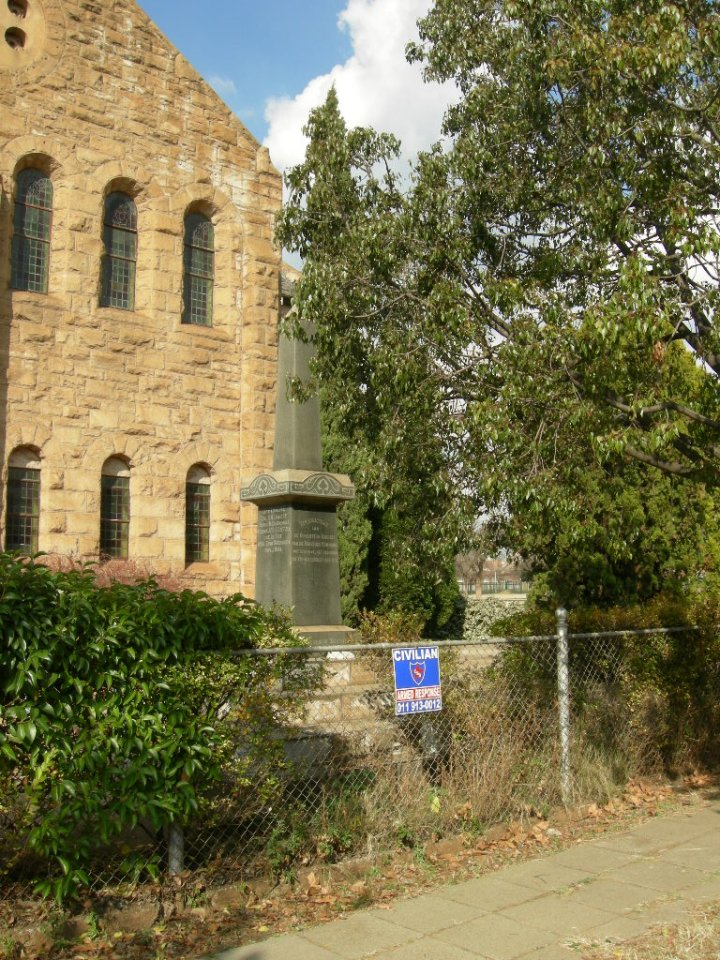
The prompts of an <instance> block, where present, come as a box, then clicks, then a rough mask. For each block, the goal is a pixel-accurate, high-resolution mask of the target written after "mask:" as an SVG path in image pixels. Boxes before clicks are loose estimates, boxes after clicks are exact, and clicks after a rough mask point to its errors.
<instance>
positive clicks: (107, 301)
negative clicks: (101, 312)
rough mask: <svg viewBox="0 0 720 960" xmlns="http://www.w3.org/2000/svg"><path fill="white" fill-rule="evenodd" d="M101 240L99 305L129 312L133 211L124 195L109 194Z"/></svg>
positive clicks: (131, 303) (131, 304) (134, 227)
mask: <svg viewBox="0 0 720 960" xmlns="http://www.w3.org/2000/svg"><path fill="white" fill-rule="evenodd" d="M103 240H104V243H105V256H104V257H103V267H102V296H101V301H100V305H101V306H103V307H119V308H120V309H121V310H132V309H133V308H134V306H135V265H136V262H137V208H136V207H135V202H134V201H133V199H132V197H129V196H128V195H127V194H126V193H117V192H116V193H111V194H110V195H109V196H108V198H107V200H106V201H105V219H104V226H103Z"/></svg>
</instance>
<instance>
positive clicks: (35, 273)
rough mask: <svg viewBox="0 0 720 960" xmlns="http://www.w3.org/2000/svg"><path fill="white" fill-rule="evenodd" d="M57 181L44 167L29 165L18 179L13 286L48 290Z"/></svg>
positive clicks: (13, 251)
mask: <svg viewBox="0 0 720 960" xmlns="http://www.w3.org/2000/svg"><path fill="white" fill-rule="evenodd" d="M52 206H53V185H52V180H51V179H50V177H48V176H47V174H45V173H44V172H43V171H42V170H37V169H35V168H34V167H28V168H26V169H25V170H21V171H20V172H19V173H18V175H17V178H16V181H15V209H14V217H13V242H12V282H11V285H12V288H13V290H27V291H30V292H33V293H47V292H48V276H49V271H50V236H51V231H52Z"/></svg>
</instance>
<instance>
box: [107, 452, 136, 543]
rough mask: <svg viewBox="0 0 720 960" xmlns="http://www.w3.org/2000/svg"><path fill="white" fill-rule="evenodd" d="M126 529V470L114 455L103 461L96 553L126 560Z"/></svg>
mask: <svg viewBox="0 0 720 960" xmlns="http://www.w3.org/2000/svg"><path fill="white" fill-rule="evenodd" d="M129 532H130V471H129V468H128V467H127V465H126V464H125V463H124V462H123V461H121V460H118V459H115V458H113V459H111V460H108V461H107V462H106V463H105V466H104V467H103V474H102V478H101V486H100V556H101V557H115V558H119V559H121V560H126V559H127V556H128V542H129Z"/></svg>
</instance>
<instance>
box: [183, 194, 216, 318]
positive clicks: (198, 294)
mask: <svg viewBox="0 0 720 960" xmlns="http://www.w3.org/2000/svg"><path fill="white" fill-rule="evenodd" d="M183 266H184V272H183V278H184V279H183V315H182V322H183V323H195V324H199V325H201V326H204V327H209V326H210V325H211V324H212V305H213V304H212V301H213V277H214V273H215V232H214V230H213V225H212V223H211V222H210V220H208V218H207V217H204V216H203V215H202V214H201V213H191V214H189V215H188V216H187V217H185V254H184V265H183Z"/></svg>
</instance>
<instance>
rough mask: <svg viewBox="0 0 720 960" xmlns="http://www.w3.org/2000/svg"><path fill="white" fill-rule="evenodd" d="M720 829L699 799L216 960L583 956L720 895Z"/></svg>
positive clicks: (716, 813)
mask: <svg viewBox="0 0 720 960" xmlns="http://www.w3.org/2000/svg"><path fill="white" fill-rule="evenodd" d="M719 827H720V805H715V808H714V809H712V810H710V811H708V810H707V809H706V808H703V807H698V808H695V809H691V810H690V811H683V812H682V814H676V815H674V816H669V817H667V818H665V819H663V818H657V819H654V820H652V821H649V822H648V823H645V824H643V825H638V826H635V827H631V828H629V829H627V830H625V831H624V832H623V833H622V834H620V833H616V834H613V835H605V836H603V837H600V838H598V839H597V840H594V841H591V842H589V843H582V844H577V845H575V846H573V847H571V848H569V849H567V850H565V851H562V852H559V853H556V854H549V855H548V856H546V857H543V858H542V859H538V860H535V861H528V862H525V863H519V864H513V865H511V866H509V867H505V868H503V869H500V870H498V871H496V872H494V873H491V874H486V875H484V876H482V877H478V878H477V879H475V880H468V881H465V882H463V883H458V884H450V885H447V886H445V887H441V888H439V889H437V890H435V891H433V892H431V893H428V894H425V895H422V896H420V897H417V898H415V899H413V900H407V901H403V902H398V903H395V904H394V905H393V906H392V907H391V908H390V909H387V910H385V909H378V908H375V909H372V910H368V911H365V912H364V913H355V914H352V915H351V916H349V917H346V918H341V919H338V920H336V921H332V922H331V923H329V924H327V925H325V926H319V927H312V928H308V929H307V930H304V931H303V932H302V933H293V934H287V935H285V936H280V937H274V938H272V939H270V940H266V941H263V942H261V943H255V944H248V945H247V946H244V947H239V948H236V949H233V950H226V951H224V952H220V953H216V954H215V955H214V957H213V958H212V960H370V958H372V960H578V957H579V956H580V955H581V952H582V948H583V946H587V945H589V944H598V943H600V944H602V943H611V942H615V941H619V940H626V939H629V938H632V937H636V936H640V935H641V934H643V933H645V932H646V931H647V930H648V929H650V928H651V927H652V926H654V925H656V924H665V923H671V922H676V921H682V920H683V919H684V918H685V917H686V916H687V913H688V911H689V910H690V909H693V908H695V907H696V906H697V905H698V904H700V903H702V902H705V901H711V900H718V899H720V829H718V828H719ZM206 960H210V958H206Z"/></svg>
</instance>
